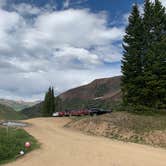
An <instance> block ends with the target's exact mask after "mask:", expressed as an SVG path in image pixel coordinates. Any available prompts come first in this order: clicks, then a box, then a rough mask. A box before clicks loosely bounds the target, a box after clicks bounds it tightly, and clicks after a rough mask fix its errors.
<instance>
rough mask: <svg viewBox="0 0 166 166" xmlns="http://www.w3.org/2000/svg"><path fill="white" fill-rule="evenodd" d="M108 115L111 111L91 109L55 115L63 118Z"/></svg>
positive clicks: (54, 114)
mask: <svg viewBox="0 0 166 166" xmlns="http://www.w3.org/2000/svg"><path fill="white" fill-rule="evenodd" d="M106 113H111V111H110V110H103V109H98V108H91V109H80V110H66V111H60V112H56V113H53V116H54V117H58V116H59V117H63V116H85V115H91V116H93V115H102V114H106Z"/></svg>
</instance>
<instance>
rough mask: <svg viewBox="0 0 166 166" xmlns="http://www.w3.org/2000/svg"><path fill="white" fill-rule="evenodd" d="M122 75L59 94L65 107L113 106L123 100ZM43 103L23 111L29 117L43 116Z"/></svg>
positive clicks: (95, 81)
mask: <svg viewBox="0 0 166 166" xmlns="http://www.w3.org/2000/svg"><path fill="white" fill-rule="evenodd" d="M120 83H121V77H120V76H117V77H111V78H102V79H97V80H94V81H92V82H91V83H89V84H87V85H84V86H80V87H77V88H74V89H71V90H68V91H66V92H64V93H62V94H60V95H59V97H60V98H61V99H62V101H63V104H62V107H63V109H79V108H83V107H94V106H95V107H100V108H111V107H112V105H114V104H115V103H117V102H119V101H120V100H121V91H120ZM41 108H42V103H39V104H37V105H35V106H32V107H30V108H26V109H23V110H22V112H23V114H25V115H26V116H28V117H29V118H32V117H38V116H41Z"/></svg>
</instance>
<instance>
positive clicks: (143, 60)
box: [122, 0, 166, 109]
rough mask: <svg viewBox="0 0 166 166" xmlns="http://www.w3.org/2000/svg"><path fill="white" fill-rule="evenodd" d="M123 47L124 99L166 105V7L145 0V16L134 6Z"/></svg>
mask: <svg viewBox="0 0 166 166" xmlns="http://www.w3.org/2000/svg"><path fill="white" fill-rule="evenodd" d="M123 47H124V55H123V60H122V73H123V77H122V92H123V100H124V102H125V103H127V104H129V105H142V106H146V107H151V108H152V107H153V108H156V109H158V108H166V10H165V8H164V7H163V6H162V4H161V2H160V1H159V0H155V2H154V3H152V2H151V1H150V0H145V3H144V14H143V16H140V14H139V11H138V7H137V6H133V10H132V13H131V15H130V17H129V25H128V27H127V28H126V35H125V37H124V44H123Z"/></svg>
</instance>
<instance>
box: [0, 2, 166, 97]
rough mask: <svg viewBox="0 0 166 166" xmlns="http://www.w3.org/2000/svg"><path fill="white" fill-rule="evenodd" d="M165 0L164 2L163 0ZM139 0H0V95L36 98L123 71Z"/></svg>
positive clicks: (140, 3)
mask: <svg viewBox="0 0 166 166" xmlns="http://www.w3.org/2000/svg"><path fill="white" fill-rule="evenodd" d="M161 1H163V4H164V5H166V4H165V2H166V1H165V0H161ZM135 2H137V3H138V4H139V5H140V7H141V6H142V4H143V0H125V1H124V0H65V1H62V0H0V18H1V19H0V78H1V82H0V98H9V99H15V100H17V99H24V100H36V99H43V96H44V92H45V91H46V90H47V88H48V87H49V86H50V85H52V86H54V88H55V92H56V94H59V93H61V92H63V91H65V90H68V89H70V88H73V87H75V86H80V85H83V84H86V83H89V82H91V81H93V80H94V79H97V78H104V77H112V76H116V75H120V74H121V69H120V65H121V64H120V61H121V57H122V51H123V49H122V38H123V35H124V32H125V27H126V25H127V17H128V15H129V12H130V11H131V7H132V4H133V3H135Z"/></svg>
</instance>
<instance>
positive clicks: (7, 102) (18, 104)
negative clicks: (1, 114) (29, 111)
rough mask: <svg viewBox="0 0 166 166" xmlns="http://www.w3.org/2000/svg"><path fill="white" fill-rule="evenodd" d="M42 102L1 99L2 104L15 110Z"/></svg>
mask: <svg viewBox="0 0 166 166" xmlns="http://www.w3.org/2000/svg"><path fill="white" fill-rule="evenodd" d="M38 103H40V101H35V102H25V101H15V100H8V99H0V104H3V105H6V106H8V107H11V108H13V109H14V110H15V111H21V110H23V109H24V108H28V107H32V106H34V105H36V104H38Z"/></svg>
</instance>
